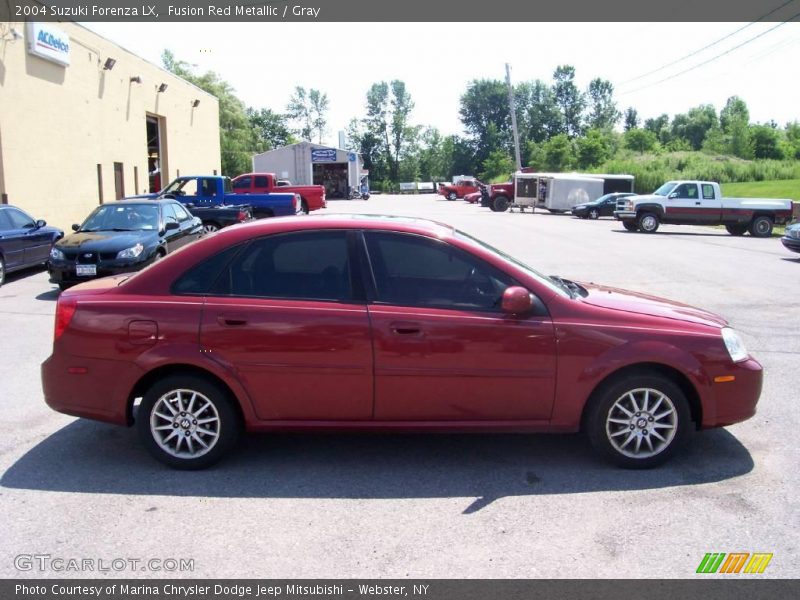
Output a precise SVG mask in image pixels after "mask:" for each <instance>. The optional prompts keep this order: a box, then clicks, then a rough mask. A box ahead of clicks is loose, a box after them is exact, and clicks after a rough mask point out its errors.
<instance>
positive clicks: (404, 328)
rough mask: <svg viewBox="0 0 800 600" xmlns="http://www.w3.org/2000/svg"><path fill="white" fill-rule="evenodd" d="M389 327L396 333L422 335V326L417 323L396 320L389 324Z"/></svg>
mask: <svg viewBox="0 0 800 600" xmlns="http://www.w3.org/2000/svg"><path fill="white" fill-rule="evenodd" d="M389 329H391V330H392V333H395V334H397V335H422V327H421V326H420V324H419V323H409V322H407V321H396V322H394V323H391V324H390V325H389Z"/></svg>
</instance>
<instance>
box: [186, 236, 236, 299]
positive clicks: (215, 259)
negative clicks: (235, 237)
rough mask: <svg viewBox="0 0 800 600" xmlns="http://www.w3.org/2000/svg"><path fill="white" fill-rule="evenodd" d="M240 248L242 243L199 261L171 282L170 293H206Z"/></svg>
mask: <svg viewBox="0 0 800 600" xmlns="http://www.w3.org/2000/svg"><path fill="white" fill-rule="evenodd" d="M241 249H242V244H239V245H236V246H230V247H229V248H226V249H225V250H223V251H222V252H218V253H217V254H215V255H213V256H209V257H208V258H206V259H204V260H202V261H200V262H199V263H197V264H196V265H195V266H193V267H192V268H190V269H189V270H188V271H186V272H185V273H184V274H183V275H181V276H180V277H179V278H178V279H177V280H176V281H175V283H173V284H172V293H173V294H180V295H183V294H201V295H205V294H208V293H209V289H210V288H211V287H212V285H213V284H214V282H215V281H216V280H217V277H218V276H220V272H221V271H222V270H223V269H224V268H225V266H226V265H227V264H228V263H229V262H230V261H231V259H232V258H233V257H234V256H235V255H236V253H237V252H239V251H240V250H241Z"/></svg>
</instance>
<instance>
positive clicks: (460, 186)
mask: <svg viewBox="0 0 800 600" xmlns="http://www.w3.org/2000/svg"><path fill="white" fill-rule="evenodd" d="M481 185H483V184H482V183H481V182H480V181H478V180H477V179H474V178H466V179H459V180H458V181H456V182H455V183H444V184H439V191H438V193H439V195H441V196H444V197H445V198H447V199H448V200H456V199H458V198H463V197H464V196H466V195H467V194H472V193H474V192H479V191H480V186H481Z"/></svg>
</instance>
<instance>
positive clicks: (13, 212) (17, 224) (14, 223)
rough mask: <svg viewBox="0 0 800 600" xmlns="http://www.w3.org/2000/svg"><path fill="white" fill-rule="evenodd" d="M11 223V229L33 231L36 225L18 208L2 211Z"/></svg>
mask: <svg viewBox="0 0 800 600" xmlns="http://www.w3.org/2000/svg"><path fill="white" fill-rule="evenodd" d="M4 212H5V213H6V216H8V218H9V220H10V221H11V228H12V229H33V228H34V227H36V223H35V222H34V221H33V219H31V218H30V217H29V216H28V215H26V214H25V213H24V212H22V211H21V210H19V209H18V208H8V209H6V210H5V211H4Z"/></svg>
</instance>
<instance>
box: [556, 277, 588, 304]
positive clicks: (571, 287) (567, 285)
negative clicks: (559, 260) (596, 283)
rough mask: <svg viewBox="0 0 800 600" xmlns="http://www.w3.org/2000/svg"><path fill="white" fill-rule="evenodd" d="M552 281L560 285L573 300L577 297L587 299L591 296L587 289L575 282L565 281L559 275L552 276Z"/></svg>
mask: <svg viewBox="0 0 800 600" xmlns="http://www.w3.org/2000/svg"><path fill="white" fill-rule="evenodd" d="M550 279H552V280H553V281H555V282H556V283H558V284H559V285H560V286H561V287H562V288H564V290H566V291H567V293H569V295H570V297H571V298H575V297H576V296H581V297H584V298H585V297H586V296H588V295H589V292H587V291H586V289H585V288H584V287H583V286H581V285H578V284H577V283H575V282H574V281H570V280H569V279H564V278H563V277H559V276H558V275H550Z"/></svg>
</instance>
